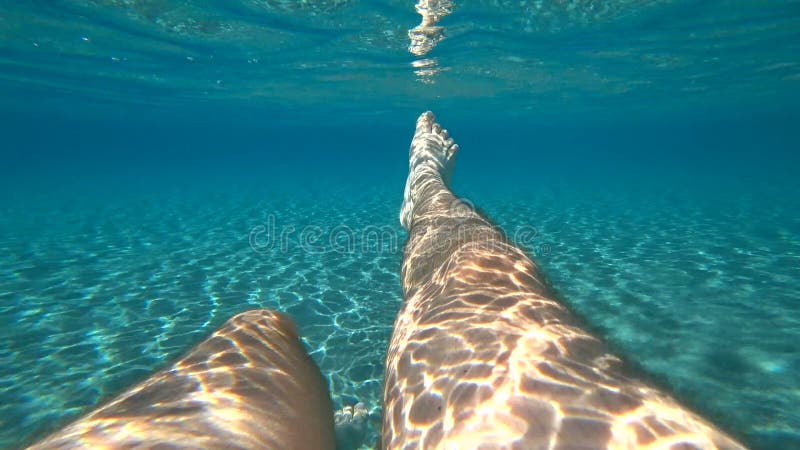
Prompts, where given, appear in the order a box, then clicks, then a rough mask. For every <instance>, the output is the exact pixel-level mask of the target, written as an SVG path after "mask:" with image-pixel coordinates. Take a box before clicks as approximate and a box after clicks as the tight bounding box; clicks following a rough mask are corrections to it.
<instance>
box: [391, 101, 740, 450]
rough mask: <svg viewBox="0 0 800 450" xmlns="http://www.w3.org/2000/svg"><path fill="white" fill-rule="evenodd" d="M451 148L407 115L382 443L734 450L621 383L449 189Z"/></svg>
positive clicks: (427, 118) (445, 138)
mask: <svg viewBox="0 0 800 450" xmlns="http://www.w3.org/2000/svg"><path fill="white" fill-rule="evenodd" d="M457 150H458V147H457V146H455V144H454V143H453V141H452V139H450V137H449V135H448V134H447V132H446V131H444V130H442V129H441V127H440V126H439V125H438V124H436V123H435V121H434V117H433V114H431V113H424V114H422V116H420V118H419V119H418V121H417V128H416V133H415V135H414V139H413V141H412V143H411V154H410V165H409V176H408V180H407V183H406V189H405V195H404V199H403V206H402V208H401V223H402V224H403V226H404V227H406V228H407V229H408V230H409V236H408V241H407V242H406V246H405V249H404V255H403V266H402V283H403V292H404V295H405V300H404V304H403V306H402V308H401V311H400V313H399V314H398V317H397V319H396V321H395V326H394V331H393V334H392V338H391V342H390V345H389V352H388V356H387V361H386V375H385V380H384V414H383V429H382V443H383V449H384V450H390V449H409V448H457V449H474V448H486V449H489V448H491V449H500V448H509V449H510V448H515V449H516V448H519V449H559V448H560V449H577V448H585V449H589V448H591V449H604V448H608V449H611V448H640V447H646V448H659V449H661V448H663V449H667V448H675V449H677V448H703V449H712V448H726V449H739V448H742V446H741V445H740V444H739V443H737V442H736V441H734V440H733V439H731V438H730V437H728V436H727V435H725V434H724V433H723V432H721V431H720V430H718V429H717V428H716V427H715V426H714V425H712V424H711V423H710V422H708V421H706V420H704V419H703V418H701V417H700V416H698V415H697V414H695V413H693V412H691V411H689V410H688V409H686V408H685V407H683V406H682V405H680V404H679V403H678V402H677V401H675V400H674V399H673V398H671V397H670V396H668V395H666V394H665V393H663V392H661V391H659V390H658V389H656V388H655V387H653V386H650V385H648V384H647V383H645V382H643V381H640V380H637V379H635V378H633V377H632V376H630V373H629V372H627V370H626V369H625V368H624V367H622V363H621V361H620V359H619V358H617V357H615V356H614V355H612V354H611V353H609V351H608V350H607V348H606V346H605V345H604V343H603V342H602V341H601V340H599V339H598V338H596V337H594V336H592V335H590V334H589V333H588V332H587V331H585V330H584V329H582V328H581V326H580V323H579V321H578V320H577V319H576V317H574V316H573V314H572V313H571V312H570V311H569V310H568V309H567V308H566V307H564V306H563V305H562V304H561V303H559V302H558V300H557V298H556V296H555V295H554V294H553V293H552V292H551V291H550V290H549V289H548V285H547V283H546V282H545V279H544V277H543V276H542V274H541V273H540V271H539V269H538V268H537V266H536V264H535V263H534V262H533V261H531V260H530V259H529V258H528V257H527V256H526V255H525V253H524V252H523V251H521V250H520V249H519V248H517V247H515V246H514V245H513V244H512V243H510V242H508V241H507V240H506V239H505V237H504V235H503V234H502V233H501V232H500V231H499V230H497V229H495V228H494V227H493V226H492V224H491V223H490V222H489V221H488V220H486V219H485V218H484V217H482V216H481V215H480V214H478V213H476V212H475V211H473V210H471V209H470V208H469V207H468V205H466V204H465V203H464V202H462V201H460V200H458V199H457V198H456V197H455V196H454V195H453V194H452V192H451V191H450V189H449V179H450V176H451V175H452V170H453V158H454V156H455V153H456V151H457Z"/></svg>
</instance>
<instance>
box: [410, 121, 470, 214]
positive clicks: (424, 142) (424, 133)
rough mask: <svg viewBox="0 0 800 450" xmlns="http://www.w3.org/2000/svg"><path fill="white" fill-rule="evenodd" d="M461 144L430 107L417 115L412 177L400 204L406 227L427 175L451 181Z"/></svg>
mask: <svg viewBox="0 0 800 450" xmlns="http://www.w3.org/2000/svg"><path fill="white" fill-rule="evenodd" d="M457 152H458V144H456V143H454V142H453V140H452V139H451V138H450V135H449V134H448V133H447V130H445V129H443V128H442V127H441V126H440V125H439V124H438V123H436V117H434V115H433V113H432V112H430V111H426V112H424V113H422V115H420V116H419V118H418V119H417V129H416V131H415V132H414V139H413V140H412V141H411V151H410V154H409V170H408V179H407V180H406V189H405V193H404V195H403V206H402V207H401V208H400V223H401V224H402V225H403V227H404V228H405V229H409V228H410V227H411V219H412V217H413V214H414V201H415V199H416V197H417V194H418V191H419V190H420V188H421V187H422V185H423V183H420V180H421V179H422V178H423V177H425V176H426V175H428V176H430V175H432V176H437V175H438V176H439V177H441V180H442V181H443V182H444V184H445V186H449V185H450V179H451V178H452V175H453V168H454V166H455V156H456V153H457Z"/></svg>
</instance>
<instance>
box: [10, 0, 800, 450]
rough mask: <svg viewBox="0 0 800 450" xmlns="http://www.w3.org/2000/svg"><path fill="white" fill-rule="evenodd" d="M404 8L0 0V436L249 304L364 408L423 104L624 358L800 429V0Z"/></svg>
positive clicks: (676, 384)
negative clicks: (273, 311)
mask: <svg viewBox="0 0 800 450" xmlns="http://www.w3.org/2000/svg"><path fill="white" fill-rule="evenodd" d="M418 9H419V10H420V11H422V12H425V13H429V12H437V11H438V15H439V16H440V17H439V18H440V20H439V21H438V23H432V22H431V20H432V19H430V18H429V22H431V23H429V24H428V27H427V28H419V27H418V25H419V24H420V22H421V18H420V14H419V13H418V12H417V10H415V5H414V3H413V2H411V1H407V2H399V1H385V2H377V1H362V2H358V1H346V0H340V1H337V0H329V1H322V0H310V1H306V2H289V1H255V0H253V1H233V2H221V1H220V2H217V1H211V2H198V1H188V2H187V1H181V2H176V1H163V2H154V1H135V0H128V1H111V0H109V1H62V2H36V3H29V2H0V38H1V39H0V99H2V100H1V101H0V132H1V133H0V136H2V141H0V142H2V144H1V145H0V156H2V161H3V163H2V164H0V188H1V190H0V269H2V270H0V324H2V326H1V327H0V447H10V448H15V447H19V446H21V445H24V443H26V442H30V440H32V439H35V438H36V437H38V436H41V435H42V434H43V433H46V432H48V431H52V430H53V429H55V428H57V427H58V426H59V425H61V424H63V423H65V422H68V421H69V420H72V419H74V418H76V417H77V416H79V415H80V414H81V413H83V412H86V411H87V410H88V409H90V408H91V407H92V406H94V405H96V404H97V403H98V402H100V401H102V400H103V399H106V398H108V397H110V396H113V395H115V394H116V393H119V392H120V391H121V390H122V389H124V388H125V387H126V386H129V385H130V384H131V383H133V382H136V381H137V380H140V379H142V378H144V377H146V376H147V375H148V374H150V373H152V372H153V371H154V370H157V369H158V368H160V367H163V366H164V365H165V364H167V363H168V362H169V361H170V360H171V359H172V358H174V357H176V356H178V355H180V354H181V353H182V352H183V351H185V350H187V349H188V348H189V347H190V346H192V345H193V344H194V343H196V342H198V341H199V340H201V339H202V338H203V337H205V336H206V335H208V334H209V333H210V332H211V331H212V330H213V329H214V328H215V327H217V326H219V325H221V324H222V323H223V322H224V321H225V320H226V319H227V318H229V317H230V316H231V315H233V314H235V313H237V312H240V311H242V310H245V309H249V308H256V307H271V308H277V309H280V310H283V311H286V312H288V313H289V314H291V315H292V316H293V317H294V318H295V320H296V321H297V322H298V324H299V326H300V330H301V333H302V334H303V335H304V337H305V340H306V343H307V345H308V348H309V350H310V351H311V352H312V355H313V357H314V358H315V360H316V361H317V362H318V363H319V365H320V367H321V369H322V371H323V372H324V373H325V375H326V376H327V377H328V378H329V380H330V385H331V391H332V394H333V396H334V402H335V403H336V405H337V406H342V405H345V404H352V403H354V402H356V401H364V402H365V403H367V405H368V406H369V407H370V408H371V409H372V410H373V411H374V412H375V413H376V415H377V414H378V413H379V409H380V402H379V397H380V392H381V388H380V386H381V378H382V371H383V367H382V366H383V356H384V353H385V348H386V345H387V340H388V338H389V335H390V333H391V326H392V321H393V319H394V316H395V314H396V312H397V310H398V309H399V306H400V302H401V297H400V285H399V279H398V271H399V267H400V258H401V254H400V248H401V246H402V241H403V239H404V236H405V235H404V232H403V231H402V230H401V229H400V226H399V223H398V220H397V213H398V209H399V205H400V200H401V197H402V189H403V186H404V181H405V170H406V165H407V159H406V158H407V148H408V143H409V140H410V137H411V134H412V132H413V123H414V120H415V118H416V116H417V115H418V114H419V113H420V112H422V111H424V110H425V109H432V110H434V111H435V112H436V113H437V115H438V117H439V119H440V120H441V121H442V123H443V124H444V125H445V126H446V127H447V128H448V129H449V130H450V131H451V133H452V135H453V136H454V137H455V139H456V140H457V142H459V144H460V145H461V148H462V153H461V156H460V160H459V162H458V167H457V172H456V178H455V186H454V187H455V189H456V190H457V192H458V193H460V194H461V195H463V196H465V197H466V198H468V199H470V200H471V201H473V202H474V203H475V204H476V205H478V206H480V207H481V208H482V209H483V210H484V211H486V212H487V214H489V215H490V217H492V218H493V219H494V220H495V221H496V222H498V223H499V224H500V225H501V226H503V227H504V228H505V229H506V230H507V231H508V233H509V234H510V235H512V236H514V235H516V236H518V237H522V238H524V239H521V242H520V244H521V245H523V246H525V247H526V248H527V249H528V250H529V251H530V253H531V254H533V255H535V256H536V257H537V259H538V260H539V261H540V262H541V263H542V265H543V267H544V268H545V269H546V271H547V273H548V275H549V277H550V278H551V280H552V282H553V284H554V285H555V286H556V288H557V289H558V291H559V292H560V293H561V295H562V297H563V298H564V299H565V301H566V302H568V303H569V304H570V305H572V306H573V307H574V308H575V309H576V310H577V311H579V312H580V313H581V314H582V315H584V316H585V317H586V319H587V321H588V322H589V323H590V324H591V325H592V326H593V327H595V329H596V330H597V331H598V332H599V333H601V334H602V335H604V336H605V337H606V338H607V339H608V340H609V341H610V342H611V343H612V344H613V345H614V346H615V347H616V348H617V349H618V350H619V352H621V353H623V354H624V355H625V356H627V357H628V358H630V359H631V360H633V361H636V362H637V363H638V364H639V365H640V366H641V367H642V368H643V369H644V370H646V371H647V372H649V373H650V374H651V375H653V376H654V377H655V378H656V379H658V380H659V382H660V383H661V384H662V385H663V386H664V387H665V388H667V389H670V390H672V391H673V392H674V393H675V394H676V395H677V396H678V397H679V398H681V399H683V400H684V401H685V402H687V403H688V404H690V405H691V406H692V407H694V408H695V409H697V410H699V411H701V412H702V413H704V414H706V415H707V416H709V417H712V418H713V419H714V420H716V421H717V422H718V423H720V424H722V425H723V426H725V427H726V428H727V429H729V430H732V432H734V433H735V434H736V435H738V436H739V437H741V438H742V439H743V440H744V441H745V442H746V443H747V444H748V445H749V446H751V447H753V448H757V449H789V448H800V411H799V410H798V408H797V405H798V404H800V376H798V374H800V181H799V180H798V177H797V173H798V169H800V164H799V163H800V156H798V152H797V149H800V129H798V127H797V124H798V123H800V108H798V106H797V105H798V104H800V103H799V102H798V100H800V57H798V55H800V2H797V1H775V2H768V3H765V2H755V1H749V2H748V1H719V0H715V1H707V2H694V1H624V0H617V1H615V2H593V1H573V2H564V1H550V2H547V1H520V2H507V1H502V0H497V1H485V2H484V1H477V2H470V4H469V5H462V4H458V3H457V4H451V3H449V2H440V3H429V4H428V7H427V9H426V8H418ZM436 27H441V28H436ZM265 227H266V228H265ZM269 227H273V228H269ZM265 229H268V230H275V231H274V233H273V235H274V234H279V233H280V232H285V233H287V235H288V238H287V239H285V240H283V241H280V240H277V241H276V243H272V242H271V241H270V240H269V239H268V234H264V233H263V232H262V231H263V230H265ZM531 229H535V230H536V232H537V233H536V234H531V233H528V234H516V232H517V231H518V230H522V231H530V230H531ZM303 230H306V233H305V234H302V232H303ZM309 230H311V232H312V233H311V234H309ZM374 230H379V231H380V232H381V233H383V234H384V237H383V239H382V241H381V242H380V245H378V244H377V243H376V242H374V241H373V240H371V239H372V235H370V234H369V232H370V231H374ZM290 231H291V232H290ZM314 233H317V234H318V235H319V236H320V239H318V240H315V239H312V240H311V241H309V240H308V239H309V236H310V235H314ZM330 236H334V239H333V240H332V241H331V240H330V239H329V237H330ZM280 242H283V245H279V244H280ZM271 244H272V245H271ZM375 432H376V429H375V428H374V424H373V429H372V433H373V434H374V433H375Z"/></svg>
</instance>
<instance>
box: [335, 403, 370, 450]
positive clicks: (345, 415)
mask: <svg viewBox="0 0 800 450" xmlns="http://www.w3.org/2000/svg"><path fill="white" fill-rule="evenodd" d="M368 418H369V411H367V407H366V406H365V405H364V404H363V403H361V402H358V403H356V404H355V405H354V406H345V407H344V408H342V409H340V410H338V411H336V412H335V413H334V414H333V423H334V426H335V427H336V449H337V450H349V449H356V448H359V447H361V445H362V444H363V443H364V439H365V438H366V434H367V419H368Z"/></svg>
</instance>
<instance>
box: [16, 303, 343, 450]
mask: <svg viewBox="0 0 800 450" xmlns="http://www.w3.org/2000/svg"><path fill="white" fill-rule="evenodd" d="M334 442H335V438H334V428H333V406H332V404H331V400H330V395H329V393H328V385H327V383H326V382H325V380H324V379H323V377H322V374H321V373H320V371H319V369H318V368H317V366H316V365H315V364H314V362H313V361H312V360H311V357H310V356H309V355H308V354H307V353H306V351H305V349H304V348H303V345H302V344H301V343H300V340H299V338H298V335H297V330H296V328H295V325H294V323H293V322H292V321H291V320H290V319H288V318H287V317H286V316H284V315H282V314H280V313H277V312H275V311H271V310H267V309H259V310H252V311H247V312H244V313H241V314H238V315H236V316H234V317H233V318H231V319H230V320H228V321H227V322H226V323H225V324H224V325H223V326H222V328H220V329H219V330H218V331H216V332H215V333H214V334H213V335H211V337H209V338H208V339H206V340H205V341H203V342H202V343H200V344H199V345H198V346H197V347H195V348H194V349H192V350H191V351H189V353H187V354H186V355H185V356H184V357H183V358H181V359H180V360H179V361H178V362H176V363H175V364H174V365H173V366H172V367H170V368H168V369H166V370H163V371H161V372H158V373H156V374H155V375H153V376H152V377H150V378H148V379H147V380H146V381H144V382H143V383H141V384H139V385H137V386H135V387H133V388H132V389H130V390H128V391H126V392H124V393H122V394H121V395H120V396H118V397H117V398H115V399H114V400H112V401H111V402H109V403H108V404H106V405H103V406H102V407H100V408H99V409H97V410H95V411H94V412H92V413H90V414H89V415H87V416H85V417H83V418H81V419H79V420H78V421H77V422H75V423H73V424H71V425H68V426H67V427H65V428H64V429H62V430H60V431H58V432H56V433H55V434H53V435H51V436H49V437H47V438H45V439H44V440H43V441H41V442H39V443H37V444H35V445H33V446H32V447H31V448H32V449H76V448H78V449H80V448H84V449H90V448H91V449H95V448H156V447H157V448H170V449H176V448H181V449H212V448H230V449H233V448H235V449H276V450H283V449H298V450H305V449H312V448H313V449H331V450H332V449H334V446H335V443H334Z"/></svg>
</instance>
